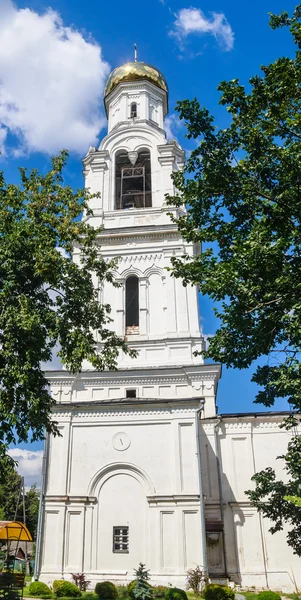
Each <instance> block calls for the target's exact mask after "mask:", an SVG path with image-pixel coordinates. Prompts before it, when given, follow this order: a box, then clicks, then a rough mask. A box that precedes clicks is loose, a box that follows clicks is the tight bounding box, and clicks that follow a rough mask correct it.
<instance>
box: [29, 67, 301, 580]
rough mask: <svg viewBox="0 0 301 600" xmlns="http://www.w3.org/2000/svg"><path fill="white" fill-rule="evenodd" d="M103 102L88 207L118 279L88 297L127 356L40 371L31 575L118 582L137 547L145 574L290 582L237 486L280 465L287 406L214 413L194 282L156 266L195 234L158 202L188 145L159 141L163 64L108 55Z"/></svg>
mask: <svg viewBox="0 0 301 600" xmlns="http://www.w3.org/2000/svg"><path fill="white" fill-rule="evenodd" d="M105 108H106V112H107V117H108V134H107V136H106V137H105V138H104V139H103V140H102V142H101V144H100V147H99V148H97V149H96V148H90V149H89V151H88V153H87V155H86V157H85V158H84V160H83V164H84V176H85V184H86V186H87V187H88V188H89V189H90V191H91V192H100V193H101V198H100V199H99V198H97V199H95V200H94V201H93V202H92V203H91V208H92V210H93V217H88V218H89V219H90V222H91V224H94V225H95V226H100V225H102V226H103V230H102V232H101V233H100V235H99V246H100V251H101V253H102V255H103V256H104V257H105V258H108V259H111V258H115V257H116V258H118V263H117V266H116V270H115V273H114V276H115V279H116V280H117V281H118V282H119V284H120V286H119V287H118V288H114V287H113V286H112V285H111V284H110V283H106V284H105V285H104V286H103V289H102V291H101V294H100V298H99V300H100V301H101V302H104V303H108V304H110V305H111V309H112V313H111V315H112V319H113V323H112V327H114V328H115V330H116V332H117V333H118V334H119V335H120V336H122V337H124V338H125V339H126V340H127V341H128V343H129V344H130V346H131V347H132V348H135V349H136V350H137V358H135V359H133V358H129V357H128V356H126V355H121V356H120V359H119V364H118V371H116V372H109V371H105V372H96V371H94V370H92V369H91V368H90V367H89V365H88V364H86V365H84V369H83V371H82V372H81V373H80V374H78V375H71V374H70V373H68V372H67V371H56V372H55V371H52V372H49V373H47V376H48V378H49V380H50V383H51V393H52V395H53V398H54V399H55V400H56V405H55V408H54V418H55V420H56V421H57V422H58V426H59V430H60V433H61V436H60V437H57V438H52V437H51V438H48V439H47V441H46V444H45V453H44V468H43V483H42V503H41V514H40V520H39V532H38V540H37V564H36V577H38V578H39V579H40V580H42V581H45V582H46V583H47V584H51V583H52V581H53V580H54V579H60V578H65V579H71V574H72V573H74V572H84V573H86V575H87V578H88V579H90V580H91V581H92V583H93V584H94V583H96V582H97V581H101V580H110V581H113V582H115V583H118V582H120V583H125V582H129V581H130V580H132V578H133V570H134V568H137V566H138V563H139V562H143V563H145V564H146V566H147V568H148V569H150V573H151V579H152V582H153V583H158V584H159V583H160V584H163V585H168V584H169V583H172V584H173V585H178V586H181V587H184V586H185V575H186V571H187V569H189V568H191V567H194V566H195V565H197V564H198V565H200V566H201V568H202V569H203V570H204V572H207V571H208V572H209V575H210V577H211V579H213V580H214V579H216V580H217V581H224V580H225V579H226V578H230V579H231V580H232V581H234V582H236V583H237V584H239V585H242V586H257V587H263V588H265V587H270V588H272V589H282V590H287V591H293V590H294V579H295V580H296V581H297V583H298V582H299V585H301V579H300V562H299V559H297V557H295V556H294V555H293V554H292V552H291V550H290V549H289V548H288V546H287V544H286V541H285V532H280V533H278V534H276V535H275V536H271V535H270V534H269V533H268V527H269V524H268V523H267V522H266V521H265V520H264V519H262V518H261V516H260V515H259V514H258V513H257V511H256V510H255V509H253V508H252V507H251V506H250V504H249V502H248V499H247V497H246V495H245V493H244V491H245V490H246V489H248V488H250V487H251V485H252V484H251V482H250V478H251V476H252V475H253V474H254V473H255V472H257V471H258V470H260V469H262V468H264V467H265V466H268V465H271V466H276V467H277V468H278V470H279V475H280V476H283V473H282V471H281V464H278V463H280V461H277V463H275V458H276V457H277V456H278V455H279V454H281V453H282V452H284V451H285V449H286V446H287V442H288V440H289V434H288V433H287V432H286V431H285V430H283V429H279V424H280V422H281V421H282V419H283V415H282V414H279V413H269V414H266V413H265V414H260V413H254V414H246V415H242V414H234V415H218V414H217V408H216V393H217V387H218V381H219V378H220V376H221V369H220V366H219V365H216V364H204V362H203V361H202V359H201V357H200V356H195V354H194V353H195V351H196V350H201V349H202V348H203V347H204V343H205V342H204V338H203V335H202V332H201V330H200V325H199V305H198V291H197V289H196V288H194V287H184V286H183V285H182V282H181V281H180V280H178V279H174V278H172V277H171V275H170V273H169V271H168V270H167V269H166V267H168V266H169V265H170V259H171V257H172V256H182V255H184V254H187V255H191V254H193V253H195V252H199V251H200V249H199V248H198V247H194V245H193V244H188V243H187V242H184V240H183V239H181V237H180V235H179V232H178V230H177V227H176V225H175V224H174V223H173V222H172V221H171V219H170V216H169V214H168V213H170V212H171V213H173V214H175V215H177V216H179V215H180V214H181V210H182V209H181V210H180V209H176V208H171V207H167V206H166V204H165V194H168V193H170V194H173V193H174V189H173V183H172V180H171V177H170V176H171V173H172V172H173V171H174V170H177V169H182V168H183V165H184V152H183V150H182V149H181V148H180V146H179V144H178V143H177V141H175V140H173V141H167V140H166V135H165V131H164V117H165V116H166V114H167V112H168V88H167V84H166V81H165V79H164V77H163V75H162V74H161V73H160V72H159V71H158V70H157V69H155V68H154V67H151V66H149V65H146V64H145V63H140V62H133V63H127V64H126V65H123V66H122V67H118V68H117V69H115V70H114V71H113V72H112V73H111V75H110V77H109V79H108V82H107V85H106V90H105ZM74 260H75V261H78V262H79V261H80V256H79V254H78V253H77V252H76V251H75V253H74ZM201 310H202V307H201V306H200V312H201ZM242 393H243V392H242ZM298 578H299V579H298Z"/></svg>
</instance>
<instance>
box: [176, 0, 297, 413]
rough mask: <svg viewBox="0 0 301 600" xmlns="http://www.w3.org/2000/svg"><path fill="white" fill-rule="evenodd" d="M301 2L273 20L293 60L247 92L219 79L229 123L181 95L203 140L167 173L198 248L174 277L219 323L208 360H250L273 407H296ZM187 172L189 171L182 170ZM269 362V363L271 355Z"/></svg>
mask: <svg viewBox="0 0 301 600" xmlns="http://www.w3.org/2000/svg"><path fill="white" fill-rule="evenodd" d="M300 15H301V5H300V6H299V7H297V9H296V12H295V13H294V16H293V18H292V19H291V20H287V19H284V18H281V19H280V20H279V19H278V18H276V17H271V25H272V27H273V28H275V27H280V26H284V25H286V24H288V25H290V29H291V32H292V34H293V39H294V41H295V43H296V44H297V49H296V56H295V58H285V57H283V58H280V59H278V60H276V61H275V62H274V63H272V64H270V65H269V66H263V67H261V71H262V75H261V76H260V75H256V76H254V77H252V78H251V79H250V92H247V91H246V90H245V88H244V87H243V86H242V85H241V84H240V82H239V81H238V80H237V79H233V80H232V81H229V82H226V81H223V82H222V83H221V84H220V85H219V87H218V89H219V91H220V92H221V99H220V104H222V105H223V106H226V107H227V111H228V113H229V116H230V118H231V122H230V124H229V126H228V127H227V128H225V129H218V127H216V126H215V124H214V118H213V116H212V115H210V113H209V112H208V110H207V109H206V108H203V107H201V106H200V104H199V102H198V101H197V100H196V99H194V100H191V101H189V100H185V101H183V102H179V103H178V105H177V110H178V112H179V116H180V119H184V120H185V123H186V126H187V131H188V133H187V137H188V138H194V139H196V140H199V139H201V141H200V143H199V144H198V147H197V148H196V149H195V150H194V151H193V152H192V153H191V155H190V157H189V159H188V161H187V164H186V168H185V172H184V173H181V172H177V173H175V174H174V176H173V178H174V182H175V184H176V187H177V188H178V190H179V196H175V197H170V198H169V202H170V203H171V204H175V205H177V206H179V207H180V206H183V205H189V211H188V213H187V214H185V215H183V216H180V217H179V218H178V220H177V223H178V225H179V228H180V232H181V234H182V235H183V237H184V238H185V239H186V240H188V241H189V242H194V243H195V244H203V245H204V247H203V252H202V253H201V254H200V253H196V254H191V255H189V256H188V255H186V256H185V257H182V258H181V259H178V258H173V259H172V265H173V274H174V275H175V276H176V277H181V278H182V279H183V280H184V285H187V284H191V283H192V284H196V285H198V286H199V287H200V291H201V293H202V294H207V295H208V296H209V297H210V298H211V299H212V300H213V301H214V302H215V303H220V307H219V308H215V313H216V315H217V316H218V317H219V319H220V326H219V328H218V330H217V332H216V334H215V335H214V336H213V337H212V338H211V340H210V344H209V349H208V351H207V352H206V353H205V356H206V357H209V358H211V359H214V360H216V361H221V362H222V363H224V364H226V365H227V366H234V367H238V368H240V369H241V368H246V367H249V366H250V365H251V364H252V363H253V361H255V360H256V359H258V357H260V356H262V355H264V356H268V355H269V356H270V361H269V363H267V364H266V365H264V366H260V367H258V368H257V370H256V372H255V374H254V375H253V381H255V382H256V383H258V384H259V385H261V386H262V388H263V389H262V390H261V391H260V392H259V393H258V394H257V397H256V402H259V403H263V404H264V405H265V406H272V405H273V404H274V401H275V399H276V398H278V397H288V399H289V402H290V403H291V405H292V407H293V408H294V409H297V410H299V409H300V408H301V388H300V385H299V382H300V376H301V365H300V360H299V359H300V356H299V351H300V346H301V327H300V315H301V304H300V289H301V266H300V260H299V256H300V251H301V232H300V215H301V197H300V194H299V186H300V182H301V174H300V151H301V119H300V110H301V94H300V85H299V81H300V78H301V51H300V47H299V45H298V43H299V42H298V40H299V37H300V31H301V25H300V22H299V19H300ZM186 175H188V177H186ZM274 359H275V360H274Z"/></svg>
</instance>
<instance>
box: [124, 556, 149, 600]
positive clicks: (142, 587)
mask: <svg viewBox="0 0 301 600" xmlns="http://www.w3.org/2000/svg"><path fill="white" fill-rule="evenodd" d="M134 572H135V575H136V579H135V581H134V582H131V583H130V584H129V587H128V589H129V593H130V595H131V597H132V598H136V599H137V600H148V599H149V598H152V596H153V590H152V587H151V586H150V584H149V583H148V580H149V578H150V576H149V570H148V569H145V565H144V564H143V563H139V567H138V569H134ZM131 584H132V586H131ZM130 586H131V587H130Z"/></svg>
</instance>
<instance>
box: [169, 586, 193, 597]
mask: <svg viewBox="0 0 301 600" xmlns="http://www.w3.org/2000/svg"><path fill="white" fill-rule="evenodd" d="M165 600H188V599H187V594H186V592H184V590H181V589H180V588H176V587H174V588H168V590H167V592H166V594H165Z"/></svg>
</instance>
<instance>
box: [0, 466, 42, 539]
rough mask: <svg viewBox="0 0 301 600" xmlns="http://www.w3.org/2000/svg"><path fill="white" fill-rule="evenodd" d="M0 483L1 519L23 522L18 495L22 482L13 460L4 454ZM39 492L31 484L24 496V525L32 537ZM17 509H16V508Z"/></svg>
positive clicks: (21, 505) (20, 499) (35, 528)
mask: <svg viewBox="0 0 301 600" xmlns="http://www.w3.org/2000/svg"><path fill="white" fill-rule="evenodd" d="M0 462H1V463H2V469H1V470H0V471H1V478H0V480H1V483H0V510H1V515H2V519H3V520H7V521H13V520H14V519H15V515H16V520H17V521H22V522H23V499H22V496H20V497H19V491H20V485H21V483H22V480H21V477H20V475H18V473H17V470H16V467H15V464H14V461H13V460H11V458H10V457H9V456H5V457H4V458H3V459H2V461H1V458H0ZM39 498H40V492H39V490H38V489H37V487H36V485H33V486H31V488H30V489H29V490H27V492H26V496H25V513H26V525H27V527H28V529H29V531H30V533H31V535H32V537H33V539H35V538H36V532H37V525H38V513H39ZM16 509H17V510H16Z"/></svg>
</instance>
